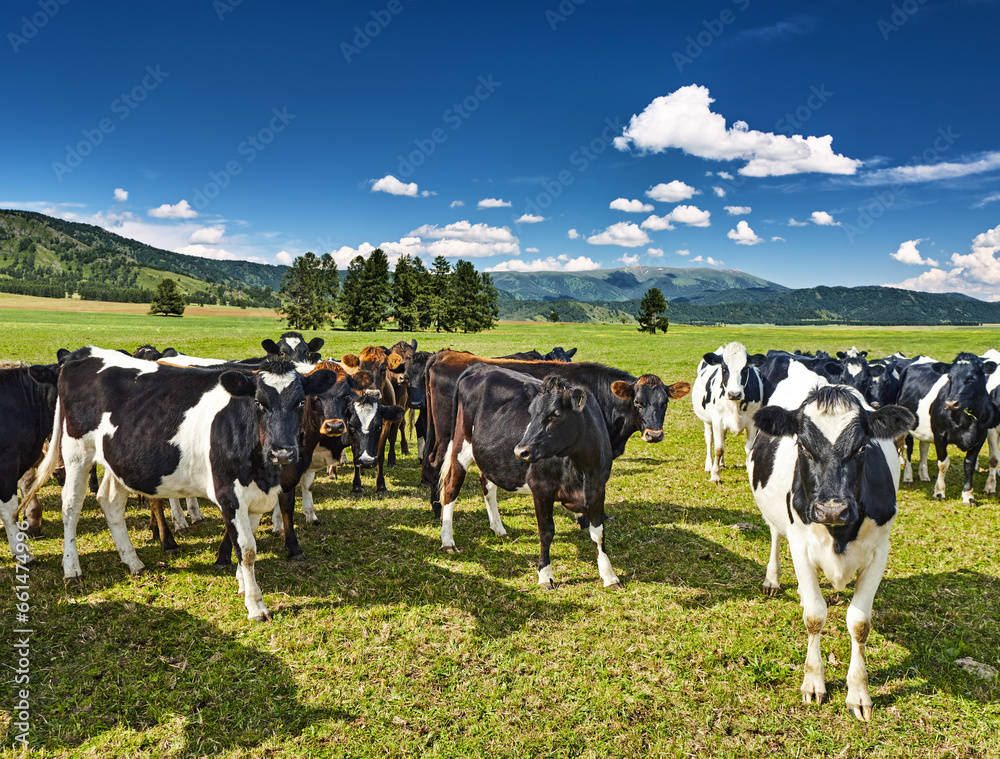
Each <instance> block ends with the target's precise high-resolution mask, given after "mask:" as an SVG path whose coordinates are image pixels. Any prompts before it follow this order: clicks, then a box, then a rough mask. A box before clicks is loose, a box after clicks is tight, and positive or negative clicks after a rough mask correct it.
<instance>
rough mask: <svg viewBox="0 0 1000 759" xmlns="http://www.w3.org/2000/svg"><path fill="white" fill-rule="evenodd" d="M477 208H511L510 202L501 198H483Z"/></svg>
mask: <svg viewBox="0 0 1000 759" xmlns="http://www.w3.org/2000/svg"><path fill="white" fill-rule="evenodd" d="M476 208H510V201H509V200H501V199H500V198H483V199H482V200H480V201H479V202H478V203H477V204H476Z"/></svg>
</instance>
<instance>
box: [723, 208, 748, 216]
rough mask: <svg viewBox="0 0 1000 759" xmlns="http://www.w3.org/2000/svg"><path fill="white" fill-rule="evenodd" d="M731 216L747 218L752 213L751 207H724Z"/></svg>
mask: <svg viewBox="0 0 1000 759" xmlns="http://www.w3.org/2000/svg"><path fill="white" fill-rule="evenodd" d="M724 208H725V209H726V211H727V212H728V213H729V215H730V216H745V215H746V214H748V213H750V206H724Z"/></svg>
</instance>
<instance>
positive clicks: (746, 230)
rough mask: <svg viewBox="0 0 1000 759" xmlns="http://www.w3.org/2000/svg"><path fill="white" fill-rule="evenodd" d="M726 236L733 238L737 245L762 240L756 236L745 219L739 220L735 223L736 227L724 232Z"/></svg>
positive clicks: (750, 243) (755, 242) (753, 243)
mask: <svg viewBox="0 0 1000 759" xmlns="http://www.w3.org/2000/svg"><path fill="white" fill-rule="evenodd" d="M726 237H728V238H729V239H730V240H734V241H735V242H736V244H737V245H756V244H757V243H761V242H764V240H763V238H761V237H758V236H757V234H756V233H755V232H754V231H753V230H752V229H750V225H749V224H747V223H746V222H745V221H740V222H739V223H738V224H737V225H736V229H730V230H729V231H728V232H726Z"/></svg>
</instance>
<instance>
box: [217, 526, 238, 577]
mask: <svg viewBox="0 0 1000 759" xmlns="http://www.w3.org/2000/svg"><path fill="white" fill-rule="evenodd" d="M237 559H239V557H238V556H237ZM232 565H233V541H232V538H231V537H230V534H229V528H228V527H225V528H223V531H222V542H221V543H219V550H218V551H217V552H216V554H215V568H216V569H229V568H230V567H231V566H232Z"/></svg>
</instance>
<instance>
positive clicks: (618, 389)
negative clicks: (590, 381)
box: [611, 380, 635, 401]
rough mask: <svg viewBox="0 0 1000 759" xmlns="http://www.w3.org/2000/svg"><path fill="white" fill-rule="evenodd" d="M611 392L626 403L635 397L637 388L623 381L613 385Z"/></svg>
mask: <svg viewBox="0 0 1000 759" xmlns="http://www.w3.org/2000/svg"><path fill="white" fill-rule="evenodd" d="M611 392H612V393H614V394H615V395H617V396H618V397H619V398H621V399H622V400H625V401H630V400H632V399H633V398H634V397H635V388H633V387H632V385H630V384H629V383H628V382H624V381H622V380H618V381H617V382H612V383H611Z"/></svg>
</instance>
